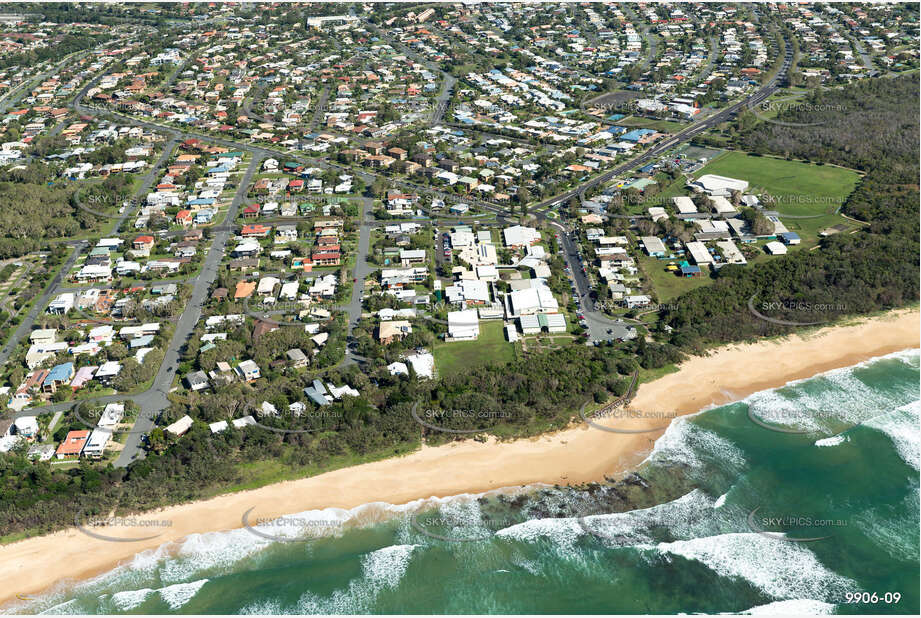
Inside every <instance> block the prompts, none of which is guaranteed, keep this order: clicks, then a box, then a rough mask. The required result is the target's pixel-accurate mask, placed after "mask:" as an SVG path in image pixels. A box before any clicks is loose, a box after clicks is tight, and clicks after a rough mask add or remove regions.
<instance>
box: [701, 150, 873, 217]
mask: <svg viewBox="0 0 921 618" xmlns="http://www.w3.org/2000/svg"><path fill="white" fill-rule="evenodd" d="M702 174H719V175H721V176H729V177H731V178H740V179H742V180H747V181H748V183H749V191H751V192H753V193H758V192H759V191H762V190H763V191H766V192H767V193H770V194H771V195H772V196H774V197H775V198H776V199H777V203H776V206H775V209H776V210H777V211H778V212H780V213H781V214H787V215H817V214H825V213H832V212H834V211H835V209H836V208H837V207H838V206H839V205H841V204H843V203H844V201H845V200H846V199H847V196H848V195H850V194H851V193H852V192H853V191H854V188H855V187H856V186H857V182H858V180H859V178H860V176H859V175H858V174H857V173H856V172H853V171H851V170H847V169H842V168H840V167H832V166H829V165H814V164H811V163H803V162H800V161H787V160H785V159H775V158H773V157H756V156H751V155H748V154H746V153H743V152H727V153H726V154H724V155H722V156H720V157H718V158H717V159H715V160H713V161H711V162H710V163H708V164H707V165H705V166H704V167H703V168H702V169H700V170H699V171H697V172H696V173H695V174H694V176H695V177H699V176H701V175H702Z"/></svg>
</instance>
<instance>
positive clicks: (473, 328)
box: [448, 309, 480, 341]
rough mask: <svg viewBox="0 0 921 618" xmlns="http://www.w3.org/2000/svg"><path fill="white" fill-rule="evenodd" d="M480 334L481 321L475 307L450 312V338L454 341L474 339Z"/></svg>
mask: <svg viewBox="0 0 921 618" xmlns="http://www.w3.org/2000/svg"><path fill="white" fill-rule="evenodd" d="M479 336H480V323H479V318H478V316H477V312H476V310H474V309H467V310H464V311H449V312H448V338H449V339H451V340H453V341H472V340H474V339H476V338H477V337H479Z"/></svg>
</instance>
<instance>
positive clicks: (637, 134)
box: [621, 129, 655, 142]
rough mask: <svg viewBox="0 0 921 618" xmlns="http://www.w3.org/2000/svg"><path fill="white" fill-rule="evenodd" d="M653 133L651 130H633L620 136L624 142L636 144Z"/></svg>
mask: <svg viewBox="0 0 921 618" xmlns="http://www.w3.org/2000/svg"><path fill="white" fill-rule="evenodd" d="M651 133H655V131H653V130H652V129H633V130H632V131H630V132H629V133H626V134H624V135H622V136H621V139H622V140H624V141H625V142H638V141H640V140H641V139H642V138H643V137H644V136H646V135H649V134H651Z"/></svg>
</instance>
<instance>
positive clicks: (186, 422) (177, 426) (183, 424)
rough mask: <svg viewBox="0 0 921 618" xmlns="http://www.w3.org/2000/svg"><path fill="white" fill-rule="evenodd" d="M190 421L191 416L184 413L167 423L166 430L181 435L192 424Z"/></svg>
mask: <svg viewBox="0 0 921 618" xmlns="http://www.w3.org/2000/svg"><path fill="white" fill-rule="evenodd" d="M192 422H193V421H192V417H191V416H189V415H188V414H186V415H185V416H183V417H182V418H181V419H179V420H178V421H176V422H175V423H173V424H172V425H167V426H166V431H168V432H170V433H171V434H174V435H177V436H181V435H182V434H184V433H185V432H187V431H188V430H189V428H190V427H191V426H192Z"/></svg>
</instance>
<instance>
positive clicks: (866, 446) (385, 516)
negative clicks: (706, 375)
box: [6, 351, 921, 614]
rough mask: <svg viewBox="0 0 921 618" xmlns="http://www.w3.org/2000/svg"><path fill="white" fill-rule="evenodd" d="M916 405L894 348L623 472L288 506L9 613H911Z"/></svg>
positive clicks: (685, 436) (674, 438)
mask: <svg viewBox="0 0 921 618" xmlns="http://www.w3.org/2000/svg"><path fill="white" fill-rule="evenodd" d="M919 406H921V404H919V353H918V351H910V352H903V353H898V354H894V355H891V356H887V357H884V358H881V359H875V360H873V361H870V362H868V363H864V364H861V365H858V366H856V367H851V368H847V369H842V370H836V371H832V372H829V373H826V374H822V375H820V376H816V377H814V378H811V379H809V380H804V381H801V382H797V383H793V384H789V385H787V386H785V387H783V388H780V389H776V390H771V391H764V392H761V393H756V394H755V395H753V396H751V397H749V398H747V399H746V400H744V401H743V402H739V403H735V404H731V405H727V406H723V407H720V408H716V409H713V410H708V411H705V412H702V413H700V414H698V415H695V416H693V417H685V418H682V419H679V420H677V421H675V422H674V423H672V425H671V426H670V427H669V429H668V431H667V432H666V433H665V435H663V436H662V438H660V439H659V440H658V441H657V442H656V445H655V447H654V449H653V451H652V453H651V454H650V456H649V458H648V459H647V460H646V462H645V463H644V464H643V465H642V466H641V467H640V469H639V470H638V472H639V475H640V476H639V477H635V478H634V479H633V480H632V481H631V482H627V483H619V484H616V485H611V484H604V485H596V486H590V487H586V488H582V489H569V488H551V487H544V488H529V489H528V490H527V491H522V492H520V493H518V494H516V495H512V496H502V497H499V496H497V495H487V496H458V497H455V498H451V499H445V500H430V501H420V502H417V503H414V504H412V505H408V506H404V507H392V506H390V505H385V504H372V505H366V506H364V507H361V508H358V509H354V510H353V511H350V512H346V511H341V510H328V511H324V512H311V513H302V514H299V515H297V516H292V518H291V519H286V520H282V521H280V522H276V525H269V524H264V525H259V526H257V527H256V533H253V532H251V531H249V530H246V529H241V530H236V531H232V532H223V533H212V534H206V535H197V536H194V537H191V538H189V539H188V540H186V541H185V542H183V543H182V545H181V546H178V547H163V548H160V549H159V550H157V551H151V552H147V553H144V554H141V555H139V556H138V557H136V558H135V560H134V561H133V562H132V563H131V564H130V565H126V566H122V567H119V568H118V569H116V570H114V571H111V572H109V573H106V574H104V575H101V576H99V577H97V578H95V579H93V580H90V581H85V582H79V583H76V584H70V585H68V586H65V587H62V588H60V589H58V590H57V591H54V592H50V593H47V594H46V595H44V596H42V597H40V598H39V599H37V600H34V601H30V602H28V603H21V604H18V605H15V606H8V607H7V608H6V611H8V612H42V611H45V612H48V613H88V614H98V613H146V614H154V613H203V614H209V613H333V614H336V613H524V612H527V613H648V612H651V613H684V612H688V613H690V612H707V613H714V612H747V611H752V612H757V611H764V610H767V611H770V610H776V611H784V612H786V613H791V612H794V613H813V614H818V613H906V614H917V613H918V610H919V598H918V584H919V579H918V572H919V563H918V553H919V542H918V524H919V508H918V503H919V472H918V466H919V440H918V438H919V431H918V423H919ZM765 425H767V426H768V427H765ZM778 430H786V431H778ZM790 432H800V433H790ZM241 515H242V514H241ZM250 521H251V522H252V521H253V520H250ZM305 530H306V532H305ZM257 533H258V534H257ZM260 535H267V536H271V537H281V538H284V539H287V540H289V541H291V542H281V541H276V540H270V539H268V538H265V536H260ZM806 539H815V540H806ZM862 592H866V593H876V594H877V598H878V601H877V602H876V603H864V604H853V603H848V602H847V601H848V594H849V593H850V594H855V593H862ZM887 592H888V593H900V595H901V596H900V599H899V601H898V602H897V603H896V602H894V597H891V596H890V597H888V598H887V597H886V596H885V593H887ZM887 600H888V601H889V602H888V603H887V602H886V601H887Z"/></svg>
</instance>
